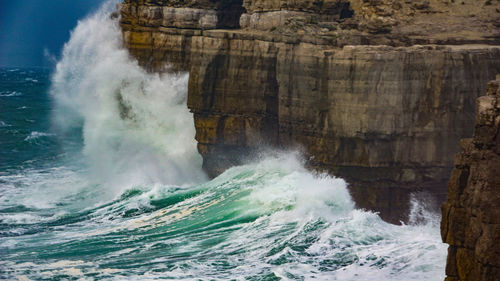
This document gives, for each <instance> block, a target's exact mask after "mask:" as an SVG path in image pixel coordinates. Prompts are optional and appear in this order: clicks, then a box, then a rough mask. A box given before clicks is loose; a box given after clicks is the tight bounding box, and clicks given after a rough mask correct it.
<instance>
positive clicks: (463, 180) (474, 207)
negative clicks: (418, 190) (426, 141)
mask: <svg viewBox="0 0 500 281" xmlns="http://www.w3.org/2000/svg"><path fill="white" fill-rule="evenodd" d="M499 85H500V75H499V76H497V80H496V81H492V82H490V83H489V84H488V89H487V95H486V96H483V97H480V98H478V99H477V116H476V127H475V131H474V136H473V138H472V139H463V140H462V148H463V151H462V152H461V153H460V154H458V155H457V157H456V159H455V167H454V169H453V172H452V174H451V178H450V182H449V184H448V193H447V198H446V202H445V203H444V204H443V207H442V211H443V220H442V224H441V234H442V237H443V241H444V242H446V243H448V244H449V245H450V247H449V249H448V260H447V266H446V275H448V277H447V279H446V280H448V281H455V280H478V281H479V280H492V281H493V280H499V279H500V245H499V244H498V241H500V87H499Z"/></svg>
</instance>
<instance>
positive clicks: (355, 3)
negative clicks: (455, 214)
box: [120, 0, 500, 222]
mask: <svg viewBox="0 0 500 281" xmlns="http://www.w3.org/2000/svg"><path fill="white" fill-rule="evenodd" d="M120 13H121V27H122V30H123V38H124V43H125V46H126V47H127V48H128V49H129V50H130V53H131V54H132V55H133V56H134V57H136V58H137V59H138V61H139V63H140V64H141V65H142V66H143V67H144V68H146V69H148V70H150V71H160V72H161V71H171V70H174V71H179V70H180V71H189V73H190V78H189V87H188V88H189V90H188V91H189V92H188V107H189V109H190V110H191V111H192V112H193V113H194V120H195V127H196V140H197V141H198V150H199V152H200V154H201V155H202V156H203V161H204V163H203V165H204V168H205V170H206V171H207V173H208V174H209V175H211V176H216V175H218V174H219V173H221V172H222V171H224V170H225V169H227V168H228V167H230V166H232V165H237V164H239V163H241V161H242V159H245V158H246V157H247V156H248V155H251V154H252V153H253V152H254V151H256V150H259V149H261V148H262V147H275V148H284V149H290V148H298V149H301V150H303V151H304V154H305V155H306V157H307V159H308V165H309V166H310V167H311V168H313V169H316V170H319V171H327V172H329V173H331V174H334V175H336V176H340V177H343V178H345V179H346V180H347V181H348V182H349V183H350V191H351V194H352V196H353V198H354V200H355V202H356V204H357V205H358V207H361V208H366V209H371V210H375V211H378V212H380V214H381V216H382V217H383V218H384V219H386V220H388V221H391V222H399V221H400V220H404V219H405V217H406V212H405V210H407V209H408V201H409V200H408V198H409V194H410V193H411V192H415V191H425V192H430V193H432V194H434V195H436V196H437V197H438V198H444V194H445V190H444V189H445V188H443V187H444V186H446V182H447V179H448V177H449V173H450V171H451V169H452V167H453V156H454V155H455V154H456V153H457V152H458V151H459V149H460V147H459V145H458V141H457V140H459V139H461V138H465V137H470V136H471V135H472V131H473V126H474V122H473V120H474V101H475V99H476V98H477V97H478V96H479V95H481V94H482V93H484V91H485V90H486V89H485V85H486V83H487V81H489V80H491V79H493V78H494V77H495V74H497V73H500V31H499V28H498V27H499V26H500V1H498V0H491V1H485V2H482V1H480V2H478V1H475V0H463V1H458V0H457V1H453V0H450V1H448V0H439V1H438V0H433V1H423V0H417V1H396V0H349V1H348V0H322V1H316V0H300V1H299V0H294V1H284V0H270V1H262V0H244V1H243V0H232V1H229V0H211V1H209V0H187V1H178V0H125V1H124V3H122V4H121V7H120Z"/></svg>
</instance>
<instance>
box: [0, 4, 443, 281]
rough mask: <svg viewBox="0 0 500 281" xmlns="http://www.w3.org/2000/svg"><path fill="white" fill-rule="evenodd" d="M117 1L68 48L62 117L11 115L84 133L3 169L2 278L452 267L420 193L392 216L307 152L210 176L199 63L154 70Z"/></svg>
mask: <svg viewBox="0 0 500 281" xmlns="http://www.w3.org/2000/svg"><path fill="white" fill-rule="evenodd" d="M112 9H113V3H108V4H106V5H105V6H104V7H103V8H102V9H101V10H100V11H99V12H97V13H96V14H95V15H93V16H90V17H89V18H87V19H85V20H82V21H81V22H80V23H79V24H78V26H77V27H76V29H75V30H74V31H73V32H72V35H71V39H70V41H69V42H68V43H67V44H66V46H65V48H64V52H63V57H62V59H61V61H60V62H59V63H58V65H57V69H56V71H55V73H54V75H53V77H52V87H51V90H50V94H51V97H52V100H53V106H54V110H53V116H52V117H53V124H54V126H55V127H54V128H53V129H51V130H46V129H45V128H31V127H30V128H31V129H30V130H24V129H23V128H21V127H20V126H24V125H22V124H25V123H22V122H21V123H19V124H21V125H18V124H17V123H15V122H13V121H12V120H14V119H12V120H10V119H2V120H6V121H5V124H9V127H6V126H4V127H2V128H5V130H7V129H8V130H19V132H21V133H22V134H21V133H19V134H20V135H22V138H20V143H22V147H21V148H24V149H35V148H37V147H40V146H42V147H44V148H46V149H54V148H53V147H54V146H53V142H49V141H48V140H52V139H58V138H60V139H61V143H62V145H63V146H65V145H68V143H67V142H68V141H67V139H65V138H64V137H63V136H67V135H76V136H79V135H80V134H79V132H81V137H82V138H83V143H82V144H81V146H79V145H74V144H73V143H72V144H71V146H70V148H71V149H67V150H64V151H65V152H64V153H63V156H64V157H55V158H51V160H50V161H45V160H44V161H45V162H44V163H45V164H44V165H39V164H38V163H39V162H36V161H35V162H32V163H35V164H31V165H27V164H26V163H25V162H23V164H22V165H19V167H17V168H16V169H11V170H5V171H0V185H1V187H2V188H0V237H1V240H0V279H9V280H15V279H18V280H158V279H174V280H442V279H443V278H444V262H445V255H446V247H445V245H444V244H442V243H441V240H440V236H439V228H438V220H439V217H437V216H435V215H433V214H431V213H428V212H427V211H426V209H425V205H422V204H420V203H419V202H418V201H416V200H415V201H414V202H413V204H414V208H413V209H414V211H413V214H414V215H413V216H412V217H414V219H413V220H412V222H413V223H412V224H411V225H403V226H396V225H391V224H387V223H385V222H383V221H382V220H381V219H380V218H379V217H378V216H377V214H374V213H371V212H366V211H362V210H357V209H355V207H354V204H353V202H352V200H351V197H350V196H349V193H348V191H347V188H346V183H345V182H344V181H343V180H342V179H338V178H334V177H331V176H328V175H321V174H320V175H318V174H314V173H311V172H310V171H307V170H306V169H305V168H304V165H303V163H302V161H301V160H300V159H301V158H300V157H299V156H298V155H297V154H295V153H272V155H271V154H269V155H267V156H266V157H262V158H261V159H260V160H258V161H255V162H253V163H249V164H247V165H243V166H239V167H234V168H231V169H229V170H227V171H226V172H225V173H223V174H222V175H220V176H219V177H217V178H215V179H213V180H207V179H206V178H205V177H204V175H203V173H202V172H201V170H200V166H201V165H200V158H199V156H198V154H197V151H196V143H195V141H194V128H193V117H192V115H191V114H190V113H189V111H188V109H187V108H186V104H185V103H186V92H187V89H186V84H187V74H165V75H159V74H151V73H147V72H145V71H144V70H142V69H141V68H140V67H139V66H138V65H137V63H136V62H135V61H134V60H133V59H131V58H130V57H129V55H128V53H127V52H126V50H124V49H123V48H122V42H121V33H120V30H119V27H118V24H117V22H116V21H113V20H111V19H110V17H109V12H110V11H112ZM17 71H18V70H16V71H13V73H16V72H17ZM37 80H38V81H39V83H37V84H40V83H43V80H42V79H41V78H37ZM24 82H25V83H29V84H30V85H31V84H35V83H33V81H31V80H29V81H28V80H26V79H24ZM0 90H2V89H0ZM10 98H18V99H21V100H22V99H28V97H27V96H26V97H25V96H24V95H23V96H19V97H9V99H10ZM26 101H28V100H26ZM32 103H33V102H31V104H30V103H29V102H26V104H27V106H28V107H27V108H25V109H23V110H17V109H16V110H17V111H16V112H19V114H20V116H23V114H25V113H24V112H26V111H29V110H30V108H31V107H30V105H31V106H33V104H32ZM13 108H20V107H19V105H17V104H16V105H15V107H14V106H13ZM2 118H3V117H2ZM16 118H17V117H16ZM16 120H17V119H16ZM2 122H3V121H2ZM2 124H3V123H2ZM10 124H13V125H12V126H10ZM26 124H28V123H26ZM0 132H1V131H0ZM23 139H25V140H26V141H23ZM45 139H48V140H45ZM0 149H2V148H1V147H0ZM16 149H20V148H16ZM68 151H69V152H68ZM2 155H3V154H2ZM6 155H7V154H6ZM8 155H10V154H8ZM12 163H17V162H12ZM30 163H31V162H30Z"/></svg>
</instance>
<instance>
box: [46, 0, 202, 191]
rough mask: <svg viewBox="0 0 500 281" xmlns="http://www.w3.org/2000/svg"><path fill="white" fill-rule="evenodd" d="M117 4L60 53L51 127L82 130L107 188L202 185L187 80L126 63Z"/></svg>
mask: <svg viewBox="0 0 500 281" xmlns="http://www.w3.org/2000/svg"><path fill="white" fill-rule="evenodd" d="M115 5H116V2H115V1H110V2H107V3H105V4H104V5H103V6H102V7H101V9H99V10H98V11H97V12H96V13H95V14H94V15H92V16H90V17H88V18H86V19H84V20H82V21H80V22H79V23H78V25H77V27H76V28H75V29H74V30H73V31H72V33H71V38H70V40H69V42H67V43H66V44H65V46H64V49H63V54H62V58H61V60H60V61H59V62H58V64H57V66H56V71H55V73H54V75H53V77H52V89H51V94H52V96H53V98H54V101H55V104H56V108H57V112H56V114H55V122H56V124H57V125H58V126H59V127H61V128H62V129H63V130H69V129H74V128H79V127H80V126H81V127H82V130H83V137H84V150H83V152H84V155H85V156H86V158H87V160H88V161H89V166H90V170H91V172H92V176H93V177H94V178H95V179H96V180H98V181H99V182H101V183H105V184H107V185H108V186H109V185H111V186H115V187H119V188H120V190H123V189H124V188H130V187H132V186H136V185H149V184H156V183H159V184H175V185H180V184H189V183H193V182H197V181H200V180H203V179H204V177H205V176H204V174H203V172H202V171H201V168H200V167H201V165H200V164H201V158H200V156H199V155H198V153H197V151H196V142H195V140H194V135H195V131H194V125H193V117H192V114H191V113H189V111H188V109H187V107H186V96H187V80H188V74H163V75H160V74H152V73H147V72H146V71H145V70H143V69H142V68H141V67H140V66H139V65H138V63H137V61H135V60H133V59H131V58H130V56H129V54H128V52H127V50H125V49H124V48H123V47H122V45H123V43H122V37H121V30H120V27H119V25H118V22H117V20H113V19H111V18H110V13H111V12H112V11H113V10H114V9H115Z"/></svg>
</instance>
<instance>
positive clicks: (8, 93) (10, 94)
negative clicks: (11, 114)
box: [0, 91, 23, 97]
mask: <svg viewBox="0 0 500 281" xmlns="http://www.w3.org/2000/svg"><path fill="white" fill-rule="evenodd" d="M22 94H23V93H21V92H17V91H2V92H0V97H19V96H21V95H22Z"/></svg>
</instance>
